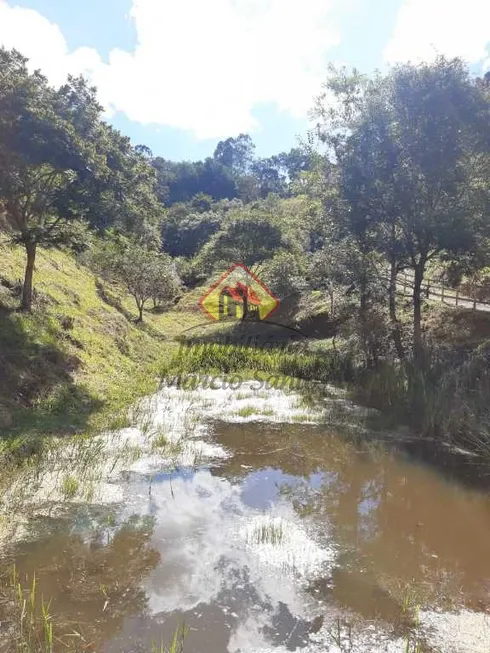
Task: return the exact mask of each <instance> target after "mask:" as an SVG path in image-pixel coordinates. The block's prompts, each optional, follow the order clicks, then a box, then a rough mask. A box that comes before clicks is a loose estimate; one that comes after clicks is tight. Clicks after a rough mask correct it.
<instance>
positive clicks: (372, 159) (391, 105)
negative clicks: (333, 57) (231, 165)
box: [316, 57, 490, 359]
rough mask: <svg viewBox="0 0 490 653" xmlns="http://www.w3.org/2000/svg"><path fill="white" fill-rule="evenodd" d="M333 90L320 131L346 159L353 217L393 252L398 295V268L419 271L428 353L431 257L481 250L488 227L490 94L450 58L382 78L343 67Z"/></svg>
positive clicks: (417, 328) (416, 300) (343, 170)
mask: <svg viewBox="0 0 490 653" xmlns="http://www.w3.org/2000/svg"><path fill="white" fill-rule="evenodd" d="M327 89H328V91H330V92H333V93H334V94H335V95H336V96H337V100H338V101H337V106H336V108H334V109H332V108H328V107H327V106H326V103H325V102H323V101H322V100H320V101H319V103H318V105H317V111H316V114H317V117H318V118H320V122H319V126H318V127H319V129H318V133H319V135H320V137H321V138H322V140H323V141H324V142H325V143H327V145H328V146H329V149H330V151H331V153H332V154H333V155H334V156H335V159H336V163H337V165H338V175H339V187H340V196H341V199H342V201H343V202H344V216H345V219H346V224H347V226H348V228H349V229H350V230H351V231H354V232H355V233H358V234H363V237H364V238H365V239H366V242H367V244H368V245H369V246H370V247H372V248H373V249H377V250H378V251H381V252H383V253H384V254H385V255H386V256H387V258H388V261H389V264H390V271H391V275H390V301H391V302H394V298H395V290H396V273H397V271H398V270H399V269H400V268H409V269H411V270H412V271H413V275H414V288H413V349H414V356H415V358H416V359H419V358H420V356H421V353H422V332H421V304H422V295H421V291H422V283H423V279H424V274H425V272H426V268H427V264H428V263H429V261H431V260H432V259H434V258H436V257H437V256H439V255H441V254H442V253H444V254H445V255H447V256H454V257H455V256H458V255H460V254H463V253H468V252H473V251H476V250H477V249H478V247H479V243H480V241H481V240H482V238H483V235H484V233H485V229H486V227H487V226H488V225H487V224H486V220H485V218H486V209H487V206H488V205H487V199H488V191H489V187H488V160H489V158H488V157H489V151H490V149H489V138H490V105H489V102H488V99H487V98H485V96H484V93H482V91H481V88H480V87H479V85H478V84H476V83H475V81H474V80H472V79H471V78H470V76H469V73H468V71H467V69H466V67H465V66H464V64H463V63H462V62H461V61H460V60H459V59H454V60H447V59H445V58H442V57H441V58H438V59H437V61H436V62H435V63H433V64H423V65H419V66H413V65H408V64H407V65H403V66H397V67H395V68H394V69H393V70H392V71H390V73H389V74H388V75H386V76H384V77H383V76H381V75H377V76H376V77H375V78H374V79H372V80H367V79H366V78H363V77H362V76H360V75H358V74H357V73H356V72H354V73H353V74H352V75H348V74H347V73H346V72H345V71H342V72H341V73H340V74H336V75H333V76H332V77H331V79H330V80H329V82H328V83H327ZM390 311H391V313H392V318H394V317H395V316H394V305H393V304H392V305H391V307H390ZM394 336H395V337H396V321H395V320H394Z"/></svg>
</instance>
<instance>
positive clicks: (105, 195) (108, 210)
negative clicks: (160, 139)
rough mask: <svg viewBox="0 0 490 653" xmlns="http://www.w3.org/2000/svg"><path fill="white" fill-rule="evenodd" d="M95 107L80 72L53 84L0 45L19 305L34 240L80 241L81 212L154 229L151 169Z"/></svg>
mask: <svg viewBox="0 0 490 653" xmlns="http://www.w3.org/2000/svg"><path fill="white" fill-rule="evenodd" d="M101 112H102V107H101V106H100V105H99V104H98V102H97V99H96V92H95V89H93V88H91V87H89V86H88V85H87V83H86V82H85V80H83V79H82V78H71V77H70V78H69V79H68V81H67V83H66V84H65V85H64V86H62V87H61V88H60V89H58V90H55V89H53V88H51V87H50V86H49V85H48V83H47V80H46V79H45V78H44V77H43V76H42V75H41V74H40V73H39V72H35V73H33V74H30V73H29V72H28V69H27V59H25V58H24V57H22V55H20V54H19V53H18V52H16V51H12V52H9V51H7V50H5V49H0V220H1V226H2V227H3V229H4V230H5V231H7V232H8V234H9V236H10V238H11V240H12V242H14V243H18V244H21V245H23V246H24V247H25V249H26V256H27V261H26V270H25V279H24V286H23V293H22V303H21V307H22V308H23V309H24V310H30V309H31V306H32V293H33V272H34V265H35V260H36V252H37V248H38V246H40V245H44V246H48V247H49V246H59V245H63V244H66V245H69V244H74V243H77V242H78V243H80V230H81V225H82V223H81V220H82V219H83V220H86V221H87V222H89V223H90V224H91V225H92V226H94V227H96V228H98V229H106V228H107V227H109V226H114V225H117V226H119V227H120V228H122V229H125V230H127V231H132V232H134V233H136V234H138V235H140V236H141V238H143V239H148V237H149V235H150V233H151V232H152V230H153V237H155V235H156V232H155V227H156V224H157V223H158V221H159V219H160V216H161V212H162V209H161V206H160V205H159V203H158V201H157V198H156V196H155V193H154V184H155V175H154V171H153V169H152V168H151V166H150V165H149V164H148V163H147V162H146V160H145V158H144V155H143V154H139V153H138V152H136V151H135V150H134V149H133V148H132V147H131V145H130V141H129V139H127V138H124V137H123V136H121V134H119V132H117V131H116V130H114V129H113V128H112V127H109V126H108V125H106V124H105V123H104V122H102V121H101V119H100V115H101Z"/></svg>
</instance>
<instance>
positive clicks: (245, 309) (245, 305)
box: [242, 295, 248, 321]
mask: <svg viewBox="0 0 490 653" xmlns="http://www.w3.org/2000/svg"><path fill="white" fill-rule="evenodd" d="M247 317H248V296H247V295H245V296H244V297H243V316H242V321H245V320H246V319H247Z"/></svg>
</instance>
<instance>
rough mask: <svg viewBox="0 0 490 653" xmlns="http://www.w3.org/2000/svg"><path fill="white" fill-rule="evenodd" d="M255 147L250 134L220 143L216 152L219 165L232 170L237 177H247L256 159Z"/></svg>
mask: <svg viewBox="0 0 490 653" xmlns="http://www.w3.org/2000/svg"><path fill="white" fill-rule="evenodd" d="M254 150H255V145H254V143H253V141H252V139H251V138H250V136H249V135H248V134H240V135H239V136H237V138H227V139H226V141H220V142H219V143H218V145H217V147H216V149H215V151H214V158H215V160H216V161H218V163H221V165H223V166H225V167H226V168H230V169H231V170H232V171H233V172H234V173H235V175H237V176H239V175H245V174H247V172H249V170H250V167H251V165H252V162H253V159H254Z"/></svg>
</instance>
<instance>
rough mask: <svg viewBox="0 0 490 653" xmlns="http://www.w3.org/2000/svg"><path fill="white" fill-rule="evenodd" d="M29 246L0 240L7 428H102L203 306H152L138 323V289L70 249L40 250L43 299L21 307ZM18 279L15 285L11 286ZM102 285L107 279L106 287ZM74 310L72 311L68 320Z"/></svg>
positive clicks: (2, 402)
mask: <svg viewBox="0 0 490 653" xmlns="http://www.w3.org/2000/svg"><path fill="white" fill-rule="evenodd" d="M23 267H24V252H23V250H22V249H21V248H18V247H15V248H13V247H7V246H3V245H2V246H0V284H1V285H0V433H2V434H4V435H5V434H9V433H12V432H14V433H15V432H23V433H25V432H43V433H44V432H66V431H67V430H68V431H75V430H84V429H90V428H92V427H95V428H96V427H99V426H100V425H101V424H102V423H103V421H104V420H105V419H106V418H107V416H108V414H109V413H111V414H112V413H116V412H117V410H118V409H119V408H120V407H123V406H125V405H127V404H128V403H129V402H130V401H131V400H132V399H133V398H134V397H136V396H137V395H139V394H143V393H145V392H150V391H151V390H152V389H153V388H154V386H155V378H156V373H157V369H158V367H159V365H160V362H161V361H162V360H164V359H165V358H167V357H168V356H169V355H170V353H171V349H172V347H173V346H175V343H174V338H175V336H177V335H178V334H179V333H180V332H181V331H182V330H184V329H185V328H188V327H190V326H192V325H193V324H195V323H199V322H200V321H202V317H200V315H199V312H198V311H195V310H192V309H193V306H192V305H191V304H189V305H188V310H179V311H171V312H168V313H165V314H161V315H158V314H154V313H151V312H148V313H147V314H146V315H145V323H144V324H143V325H140V326H139V325H136V324H135V322H134V318H135V307H134V306H133V303H132V301H131V298H130V297H127V296H125V295H124V294H123V293H121V292H120V291H118V290H117V289H115V288H108V287H107V285H105V286H104V287H103V288H102V290H101V286H100V283H98V282H97V279H96V277H95V276H94V275H93V273H92V272H91V271H90V270H88V269H87V268H85V267H83V266H82V265H80V264H78V263H77V262H76V261H75V259H74V258H73V257H72V256H70V255H69V254H67V253H64V252H61V251H56V250H40V251H39V254H38V259H37V265H36V271H35V288H36V293H37V298H36V306H35V310H34V312H33V314H32V315H25V314H21V313H19V312H17V311H16V310H15V308H16V307H17V305H18V298H16V296H15V284H16V283H17V282H18V281H19V280H20V279H21V278H22V275H23ZM12 286H14V288H13V290H12ZM97 286H98V287H97ZM67 318H68V319H67Z"/></svg>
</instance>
